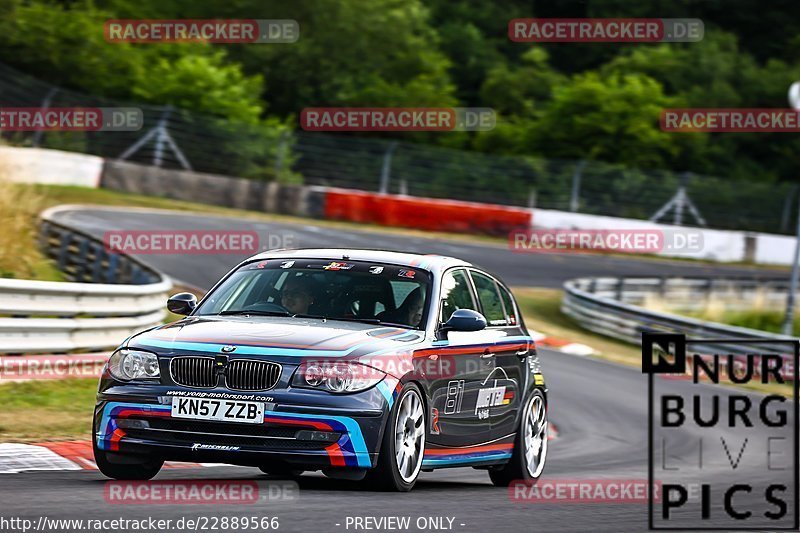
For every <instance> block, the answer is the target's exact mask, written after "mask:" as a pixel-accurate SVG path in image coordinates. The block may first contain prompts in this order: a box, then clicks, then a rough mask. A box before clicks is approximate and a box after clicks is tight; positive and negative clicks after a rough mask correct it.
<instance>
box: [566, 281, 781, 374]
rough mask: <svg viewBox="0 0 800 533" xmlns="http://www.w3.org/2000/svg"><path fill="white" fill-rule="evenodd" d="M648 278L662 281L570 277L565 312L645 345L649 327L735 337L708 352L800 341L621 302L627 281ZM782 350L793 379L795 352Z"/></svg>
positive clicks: (758, 349)
mask: <svg viewBox="0 0 800 533" xmlns="http://www.w3.org/2000/svg"><path fill="white" fill-rule="evenodd" d="M646 279H649V280H650V282H651V285H652V286H658V285H659V284H662V283H664V282H663V281H661V280H660V279H659V278H579V279H573V280H570V281H567V282H566V283H565V284H564V298H563V300H562V302H561V310H562V311H563V312H564V314H566V315H568V316H570V317H572V318H573V319H574V320H575V321H576V322H578V324H580V325H581V326H582V327H583V328H585V329H588V330H590V331H594V332H596V333H599V334H601V335H606V336H608V337H614V338H616V339H620V340H623V341H626V342H629V343H632V344H641V343H642V332H645V331H658V332H668V333H684V334H686V335H687V336H688V337H691V338H697V339H737V342H735V343H730V342H717V343H712V344H708V345H705V347H706V348H707V349H708V351H709V352H710V353H724V354H734V355H739V356H743V355H745V354H747V353H764V352H765V351H767V350H768V348H767V346H768V345H765V344H763V343H761V344H759V342H758V341H759V340H789V341H796V340H797V339H796V338H793V337H786V336H784V335H778V334H774V333H767V332H764V331H758V330H754V329H749V328H740V327H735V326H728V325H725V324H719V323H716V322H708V321H704V320H699V319H695V318H690V317H684V316H680V315H675V314H672V313H664V312H660V311H653V310H649V309H645V308H643V307H639V306H636V305H632V304H629V303H624V302H623V301H620V300H621V299H625V297H626V296H625V291H626V286H627V285H634V284H638V285H639V286H640V287H641V286H642V284H643V283H644V282H645V280H646ZM751 283H752V282H751ZM598 290H599V291H600V293H598V292H597V291H598ZM609 291H610V292H609ZM784 352H788V350H784V351H783V352H781V351H780V350H779V351H778V353H780V354H781V355H783V356H784V357H785V361H784V362H785V368H786V370H787V376H789V377H793V376H794V371H795V369H794V368H791V363H792V359H791V358H790V355H791V354H790V353H784Z"/></svg>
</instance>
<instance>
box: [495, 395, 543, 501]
mask: <svg viewBox="0 0 800 533" xmlns="http://www.w3.org/2000/svg"><path fill="white" fill-rule="evenodd" d="M519 425H520V427H519V428H518V430H517V436H516V438H515V439H514V452H513V453H512V454H511V459H510V460H509V461H508V463H506V464H505V465H503V467H501V468H495V469H492V470H489V477H490V478H491V479H492V483H494V484H495V485H496V486H498V487H507V486H508V485H509V484H510V483H511V482H512V481H515V480H518V481H523V482H531V481H533V480H535V479H539V476H541V475H542V470H544V463H545V460H546V459H547V405H546V404H545V401H544V394H542V391H540V390H539V389H534V391H533V393H532V394H531V397H530V399H529V400H528V402H527V403H526V404H525V410H524V411H523V413H522V417H521V418H520V422H519Z"/></svg>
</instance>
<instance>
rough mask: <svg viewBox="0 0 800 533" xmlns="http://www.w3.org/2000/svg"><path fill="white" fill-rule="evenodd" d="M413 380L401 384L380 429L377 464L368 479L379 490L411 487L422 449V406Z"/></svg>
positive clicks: (399, 489) (414, 482)
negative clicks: (396, 398) (382, 430)
mask: <svg viewBox="0 0 800 533" xmlns="http://www.w3.org/2000/svg"><path fill="white" fill-rule="evenodd" d="M424 405H425V404H424V403H423V401H422V393H421V392H420V390H419V387H417V386H416V385H415V384H413V383H408V384H406V385H405V387H403V390H402V391H400V394H399V395H398V400H397V402H396V403H395V404H394V408H393V409H392V410H391V412H390V413H389V419H388V420H387V421H386V429H385V430H384V432H383V441H382V443H381V451H380V454H379V455H378V465H377V466H376V467H375V468H374V469H372V470H370V471H369V473H368V474H367V481H368V482H369V483H370V485H371V486H372V487H374V488H376V489H379V490H388V491H398V492H407V491H409V490H411V489H412V488H413V487H414V484H416V482H417V477H419V472H420V469H421V468H422V456H423V455H424V453H425V431H426V428H427V426H426V425H425V407H424Z"/></svg>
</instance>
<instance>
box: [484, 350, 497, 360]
mask: <svg viewBox="0 0 800 533" xmlns="http://www.w3.org/2000/svg"><path fill="white" fill-rule="evenodd" d="M494 355H495V354H494V353H492V352H489V351H486V352H483V355H481V359H490V358H492V357H494Z"/></svg>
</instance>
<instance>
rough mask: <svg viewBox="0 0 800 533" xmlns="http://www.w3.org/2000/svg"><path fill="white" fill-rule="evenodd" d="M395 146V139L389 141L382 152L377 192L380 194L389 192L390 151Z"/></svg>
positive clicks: (392, 150)
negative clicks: (383, 152)
mask: <svg viewBox="0 0 800 533" xmlns="http://www.w3.org/2000/svg"><path fill="white" fill-rule="evenodd" d="M395 148H397V141H392V142H391V143H389V146H388V148H386V153H385V154H383V167H382V168H381V185H380V189H379V192H380V193H381V194H388V193H389V179H390V177H391V172H392V152H394V150H395Z"/></svg>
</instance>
